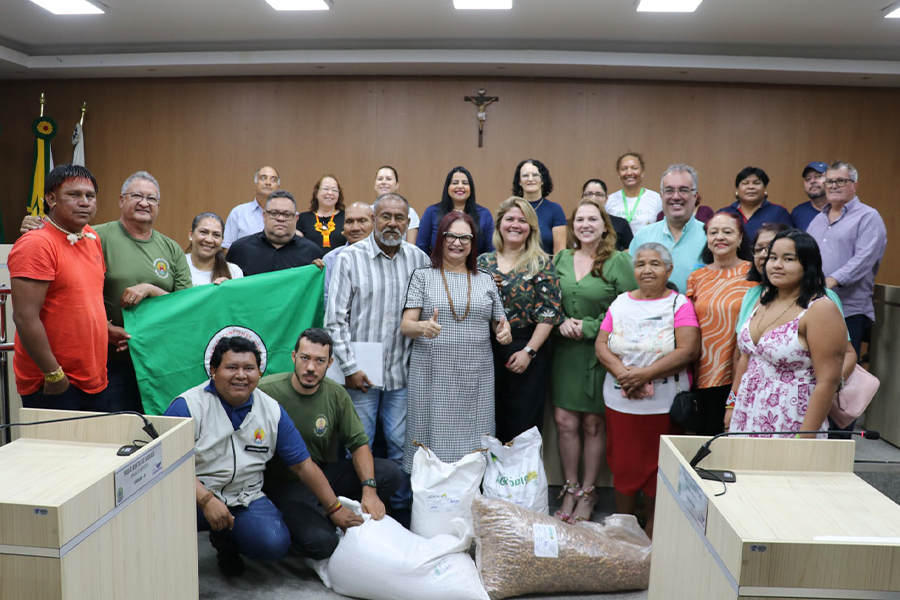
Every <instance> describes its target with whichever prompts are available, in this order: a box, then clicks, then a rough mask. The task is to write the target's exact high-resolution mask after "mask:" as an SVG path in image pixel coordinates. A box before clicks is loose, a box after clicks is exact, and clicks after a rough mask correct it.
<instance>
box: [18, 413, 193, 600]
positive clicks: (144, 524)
mask: <svg viewBox="0 0 900 600" xmlns="http://www.w3.org/2000/svg"><path fill="white" fill-rule="evenodd" d="M19 414H20V421H22V422H34V421H43V420H48V419H57V418H63V417H71V416H80V415H86V414H92V413H79V412H69V411H55V410H32V409H22V410H21V411H20V413H19ZM147 418H148V419H149V420H150V421H151V422H152V423H153V424H154V426H155V427H156V429H157V431H159V433H160V437H159V438H158V439H156V440H153V441H152V442H151V443H150V444H148V445H147V446H145V447H143V448H141V449H140V450H139V451H137V452H136V453H134V454H133V455H132V456H128V457H121V456H117V455H116V453H117V451H118V449H119V448H120V447H121V446H123V445H126V444H131V443H132V440H148V439H149V436H148V435H147V434H146V433H144V432H143V431H142V429H141V428H142V427H143V422H142V421H141V419H140V418H138V417H137V416H134V415H113V416H108V417H102V418H98V419H87V420H82V421H70V422H67V423H55V424H48V425H35V426H29V427H21V428H17V429H16V431H15V432H14V434H18V435H19V436H20V437H19V439H17V440H15V441H13V442H12V443H10V444H7V445H5V446H3V447H0V598H2V599H3V600H57V599H58V600H144V599H146V600H161V599H166V600H176V599H178V600H180V599H185V600H187V599H191V600H197V597H198V596H199V590H198V584H197V513H196V508H195V506H196V504H195V484H194V481H195V479H194V458H193V453H194V425H193V422H192V421H191V420H190V419H179V418H171V417H154V416H148V417H147Z"/></svg>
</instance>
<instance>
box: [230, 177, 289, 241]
mask: <svg viewBox="0 0 900 600" xmlns="http://www.w3.org/2000/svg"><path fill="white" fill-rule="evenodd" d="M253 185H254V187H255V189H256V195H255V197H254V198H253V200H251V201H250V202H246V203H244V204H238V205H237V206H235V207H234V208H233V209H232V210H231V213H230V214H229V215H228V220H227V221H226V222H225V235H224V236H223V239H222V247H223V248H226V249H227V248H230V247H231V244H233V243H234V242H235V241H236V240H239V239H240V238H242V237H244V236H248V235H250V234H253V233H259V232H260V231H262V230H263V224H264V223H265V221H264V219H263V213H264V212H265V211H266V200H268V199H269V194H271V193H272V192H276V191H278V189H279V188H280V187H281V177H279V176H278V171H276V170H275V169H273V168H272V167H263V168H261V169H259V170H258V171H257V172H256V174H254V175H253Z"/></svg>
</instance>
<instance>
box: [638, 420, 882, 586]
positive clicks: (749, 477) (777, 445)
mask: <svg viewBox="0 0 900 600" xmlns="http://www.w3.org/2000/svg"><path fill="white" fill-rule="evenodd" d="M708 439H709V438H705V437H694V436H680V437H679V436H665V437H663V438H662V443H661V445H660V457H659V475H658V487H657V497H656V498H657V499H656V522H655V524H654V531H653V555H652V559H651V567H650V592H649V596H648V598H649V600H679V599H684V600H688V599H690V600H700V599H703V600H705V599H711V600H726V599H736V598H741V599H744V600H762V599H764V598H765V599H768V598H806V599H814V600H818V599H826V598H827V599H835V598H858V599H879V600H881V599H887V598H900V506H898V505H897V504H895V503H894V502H892V501H891V500H890V499H889V498H887V497H886V496H884V495H882V494H881V493H880V492H879V491H877V490H876V489H875V488H873V487H872V486H870V485H869V484H867V483H866V482H864V481H863V480H862V479H860V478H859V477H857V476H856V475H854V474H853V456H854V452H855V444H854V442H852V441H836V440H835V441H832V440H807V439H761V438H752V439H751V438H745V437H725V438H720V439H717V440H716V441H715V442H713V443H712V445H711V446H710V450H712V454H711V455H709V456H707V457H706V458H705V459H703V462H701V463H700V464H699V465H698V466H700V467H705V468H707V469H728V470H732V471H734V473H735V475H736V476H737V477H736V481H735V482H734V483H729V484H723V483H721V482H720V481H706V480H703V479H701V478H700V477H699V475H698V474H697V473H696V472H694V470H693V469H691V467H690V465H689V461H690V460H691V458H693V456H694V454H695V453H696V451H697V449H698V448H699V447H700V446H701V444H703V443H704V442H706V440H708ZM726 487H727V492H726V493H725V494H724V495H719V496H717V494H720V493H721V492H722V491H723V489H725V488H726Z"/></svg>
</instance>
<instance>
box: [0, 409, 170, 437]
mask: <svg viewBox="0 0 900 600" xmlns="http://www.w3.org/2000/svg"><path fill="white" fill-rule="evenodd" d="M113 415H134V416H136V417H139V418H140V419H141V420H142V421H143V422H144V426H143V427H142V428H141V429H143V430H144V433H146V434H147V435H149V436H150V439H152V440H155V439H156V438H158V437H159V432H157V431H156V427H154V426H153V423H151V422H150V420H149V419H148V418H147V417H145V416H144V415H142V414H141V413H139V412H135V411H133V410H120V411H117V412H109V413H94V414H92V415H83V416H81V417H66V418H64V419H50V420H48V421H34V422H31V423H6V424H4V425H0V431H3V430H4V429H9V428H10V427H26V426H28V425H46V424H48V423H63V422H65V421H80V420H82V419H99V418H101V417H111V416H113Z"/></svg>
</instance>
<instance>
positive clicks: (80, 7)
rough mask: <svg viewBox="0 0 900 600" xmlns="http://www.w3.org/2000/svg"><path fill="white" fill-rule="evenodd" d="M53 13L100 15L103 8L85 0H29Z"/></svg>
mask: <svg viewBox="0 0 900 600" xmlns="http://www.w3.org/2000/svg"><path fill="white" fill-rule="evenodd" d="M31 1H32V2H34V3H35V4H37V5H38V6H40V7H41V8H44V9H46V10H49V11H50V12H52V13H53V14H54V15H102V14H103V10H101V9H100V7H98V6H95V5H93V4H91V3H90V2H88V1H87V0H31Z"/></svg>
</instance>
